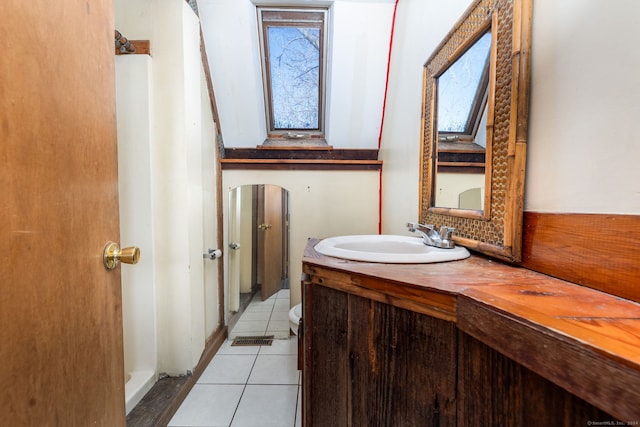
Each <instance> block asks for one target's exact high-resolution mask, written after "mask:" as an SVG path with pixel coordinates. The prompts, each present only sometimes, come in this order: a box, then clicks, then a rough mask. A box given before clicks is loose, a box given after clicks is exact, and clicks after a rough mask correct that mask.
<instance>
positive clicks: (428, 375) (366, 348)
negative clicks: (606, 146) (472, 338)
mask: <svg viewBox="0 0 640 427" xmlns="http://www.w3.org/2000/svg"><path fill="white" fill-rule="evenodd" d="M348 312H349V338H348V340H349V349H350V352H349V355H350V365H351V366H350V375H351V383H352V385H353V386H352V389H351V398H350V402H351V410H350V412H351V417H352V418H351V422H352V423H351V425H353V426H420V427H424V426H454V425H455V422H456V401H455V393H456V363H457V361H456V358H457V357H456V351H457V350H456V333H457V332H456V327H455V324H453V323H452V322H447V321H444V320H439V319H435V318H432V317H429V316H425V315H422V314H417V313H414V312H412V311H409V310H404V309H401V308H397V307H393V306H390V305H387V304H382V303H379V302H376V301H372V300H368V299H365V298H360V297H357V296H353V295H350V296H349V310H348Z"/></svg>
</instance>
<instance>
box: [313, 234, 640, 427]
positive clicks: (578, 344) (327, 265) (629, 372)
mask: <svg viewBox="0 0 640 427" xmlns="http://www.w3.org/2000/svg"><path fill="white" fill-rule="evenodd" d="M318 241H319V240H318V239H310V240H309V242H308V244H307V247H306V249H305V254H304V258H303V272H304V273H306V274H309V275H310V277H311V278H312V282H314V283H318V284H322V285H325V286H331V287H334V288H338V289H340V290H343V291H346V292H350V293H353V294H356V295H361V296H364V297H367V298H371V299H373V300H376V301H381V302H385V303H389V304H392V305H395V306H398V307H401V308H406V309H410V310H413V311H417V312H420V313H423V314H427V315H431V316H434V317H438V318H441V319H444V320H449V321H453V322H456V323H457V326H458V328H459V329H460V330H462V331H464V332H465V333H468V334H469V335H472V336H473V337H475V338H477V339H479V340H480V341H482V342H484V343H485V344H487V345H489V346H490V347H492V348H494V349H496V350H497V351H499V352H501V353H503V354H505V355H506V356H508V357H510V358H511V359H513V360H515V361H516V362H518V363H520V364H522V365H523V366H525V367H527V368H529V369H531V370H532V371H534V372H536V373H538V374H539V375H541V376H543V377H545V378H547V379H548V380H550V381H552V382H554V383H556V384H558V385H559V386H561V387H563V388H565V389H567V390H568V391H570V392H571V393H573V394H575V395H577V396H578V397H580V398H582V399H584V400H586V401H587V402H589V403H591V404H592V405H594V406H597V407H599V408H601V409H602V410H604V411H606V412H608V413H610V414H611V415H613V416H615V417H618V418H619V419H620V420H622V421H625V422H629V423H635V425H637V424H638V422H640V304H638V303H635V302H632V301H628V300H625V299H622V298H619V297H616V296H612V295H609V294H605V293H602V292H599V291H596V290H593V289H589V288H586V287H583V286H580V285H576V284H573V283H569V282H565V281H563V280H559V279H555V278H552V277H549V276H546V275H544V274H540V273H536V272H534V271H531V270H527V269H524V268H520V267H517V266H513V265H509V264H506V263H503V262H501V261H498V260H493V259H490V258H487V257H484V256H481V255H472V256H471V257H470V258H468V259H466V260H461V261H454V262H445V263H437V264H380V263H366V262H357V261H349V260H344V259H338V258H332V257H327V256H323V255H321V254H319V253H317V252H316V251H315V250H314V249H313V247H314V246H315V244H316V243H317V242H318ZM329 279H330V280H329Z"/></svg>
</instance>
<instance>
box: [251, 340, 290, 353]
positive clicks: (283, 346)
mask: <svg viewBox="0 0 640 427" xmlns="http://www.w3.org/2000/svg"><path fill="white" fill-rule="evenodd" d="M259 353H260V355H264V354H272V355H273V354H280V355H296V354H298V340H297V338H296V337H292V338H289V339H282V340H273V342H272V343H271V345H263V346H262V347H260V352H259Z"/></svg>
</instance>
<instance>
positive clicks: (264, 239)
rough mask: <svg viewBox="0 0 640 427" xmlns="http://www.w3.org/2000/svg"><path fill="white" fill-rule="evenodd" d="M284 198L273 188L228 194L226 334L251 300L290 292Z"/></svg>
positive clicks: (244, 188)
mask: <svg viewBox="0 0 640 427" xmlns="http://www.w3.org/2000/svg"><path fill="white" fill-rule="evenodd" d="M288 201H289V193H288V191H287V190H285V189H283V188H281V187H278V186H276V185H268V184H258V185H243V186H241V187H236V188H234V189H232V190H230V192H229V217H228V226H229V246H228V248H229V249H228V252H227V253H228V254H229V256H228V262H229V322H228V325H229V334H230V336H231V330H232V328H233V326H234V325H235V324H236V322H237V321H238V319H239V317H240V315H241V314H242V312H243V311H244V310H245V309H246V307H247V306H248V305H249V303H250V302H251V300H252V299H254V300H255V299H259V300H263V301H264V300H266V299H267V298H269V297H271V296H272V295H274V294H275V293H277V292H278V291H279V290H280V289H288V288H289V221H288V216H289V209H288Z"/></svg>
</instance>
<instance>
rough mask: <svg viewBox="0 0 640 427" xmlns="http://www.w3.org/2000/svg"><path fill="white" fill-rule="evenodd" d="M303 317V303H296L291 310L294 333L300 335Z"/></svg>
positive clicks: (290, 325) (291, 325) (291, 323)
mask: <svg viewBox="0 0 640 427" xmlns="http://www.w3.org/2000/svg"><path fill="white" fill-rule="evenodd" d="M301 317H302V304H296V305H294V306H293V308H292V309H291V310H289V327H290V328H291V330H292V331H293V333H294V334H296V335H298V326H299V325H300V318H301Z"/></svg>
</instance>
